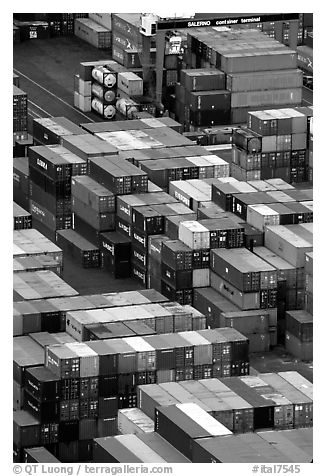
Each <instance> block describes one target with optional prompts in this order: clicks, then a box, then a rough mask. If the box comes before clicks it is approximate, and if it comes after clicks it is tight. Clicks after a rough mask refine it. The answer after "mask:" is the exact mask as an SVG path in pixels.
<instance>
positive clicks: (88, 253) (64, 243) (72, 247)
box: [56, 230, 100, 268]
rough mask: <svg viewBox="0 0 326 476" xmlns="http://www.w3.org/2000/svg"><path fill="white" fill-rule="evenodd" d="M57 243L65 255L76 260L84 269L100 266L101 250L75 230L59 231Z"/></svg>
mask: <svg viewBox="0 0 326 476" xmlns="http://www.w3.org/2000/svg"><path fill="white" fill-rule="evenodd" d="M56 241H57V243H58V245H59V246H60V248H62V250H63V252H64V253H67V255H69V256H71V257H72V258H73V259H75V260H76V261H77V262H78V264H80V265H81V266H82V267H83V268H98V267H99V266H100V250H99V249H98V248H97V247H96V246H94V245H93V244H92V243H90V242H89V241H87V240H86V239H85V238H83V237H82V236H80V235H79V234H78V233H77V232H76V231H74V230H59V231H58V232H57V233H56Z"/></svg>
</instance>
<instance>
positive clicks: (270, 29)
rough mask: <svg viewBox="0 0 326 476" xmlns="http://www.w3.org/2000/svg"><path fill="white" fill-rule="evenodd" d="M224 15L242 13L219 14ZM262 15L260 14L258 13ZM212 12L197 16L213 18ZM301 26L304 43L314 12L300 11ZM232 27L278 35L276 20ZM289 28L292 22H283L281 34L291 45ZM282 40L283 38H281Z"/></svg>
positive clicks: (300, 37) (231, 15)
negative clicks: (253, 29)
mask: <svg viewBox="0 0 326 476" xmlns="http://www.w3.org/2000/svg"><path fill="white" fill-rule="evenodd" d="M222 15H223V16H224V17H228V18H229V17H231V18H232V17H238V16H239V15H242V14H240V13H223V14H219V16H222ZM257 15H260V14H257ZM211 17H212V14H211V13H195V18H196V19H197V18H200V19H203V18H211ZM298 26H299V28H298V36H297V44H298V45H302V43H303V41H304V38H305V34H306V32H307V30H308V31H309V30H310V29H312V14H311V13H299V25H298ZM231 28H232V29H233V28H236V29H238V28H243V29H248V28H249V29H252V28H257V30H259V31H261V32H263V33H264V34H265V35H266V36H269V37H270V38H275V36H276V29H277V27H276V28H275V22H271V21H270V22H269V21H264V22H263V23H249V24H243V25H241V24H240V25H239V24H237V25H236V26H235V27H233V26H232V25H231ZM289 29H290V23H289V22H286V21H285V22H282V25H281V36H282V43H283V44H284V45H286V46H288V45H289ZM280 41H281V40H280Z"/></svg>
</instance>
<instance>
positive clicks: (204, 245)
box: [178, 221, 210, 250]
mask: <svg viewBox="0 0 326 476" xmlns="http://www.w3.org/2000/svg"><path fill="white" fill-rule="evenodd" d="M178 237H179V240H181V241H182V242H183V243H184V244H185V245H187V246H189V248H191V249H192V250H200V249H209V245H210V232H209V230H208V229H207V228H206V227H205V226H203V225H201V224H200V223H198V222H197V221H184V222H181V223H180V225H179V235H178Z"/></svg>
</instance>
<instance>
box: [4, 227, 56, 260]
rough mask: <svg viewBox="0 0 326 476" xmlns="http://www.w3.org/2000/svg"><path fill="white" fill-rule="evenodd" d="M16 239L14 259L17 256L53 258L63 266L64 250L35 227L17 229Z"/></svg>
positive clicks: (14, 235) (15, 232) (14, 237)
mask: <svg viewBox="0 0 326 476" xmlns="http://www.w3.org/2000/svg"><path fill="white" fill-rule="evenodd" d="M13 233H14V234H13V239H14V252H13V257H14V259H15V258H17V259H19V258H40V259H43V260H44V259H46V258H51V259H53V260H55V261H56V262H57V264H58V266H60V268H62V267H63V254H62V250H61V249H60V248H59V247H58V246H57V245H55V244H54V243H52V241H50V240H49V239H48V238H46V237H45V236H44V235H42V234H41V233H40V232H39V231H37V230H34V229H28V230H15V231H14V232H13Z"/></svg>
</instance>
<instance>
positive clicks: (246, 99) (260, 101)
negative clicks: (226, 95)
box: [231, 88, 302, 108]
mask: <svg viewBox="0 0 326 476" xmlns="http://www.w3.org/2000/svg"><path fill="white" fill-rule="evenodd" d="M301 101H302V88H291V89H273V90H268V91H248V92H247V91H246V92H237V93H236V92H234V93H231V108H236V107H253V106H259V107H260V106H264V105H266V106H267V105H270V104H273V106H281V105H283V104H284V105H285V104H290V105H299V104H300V103H301Z"/></svg>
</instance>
